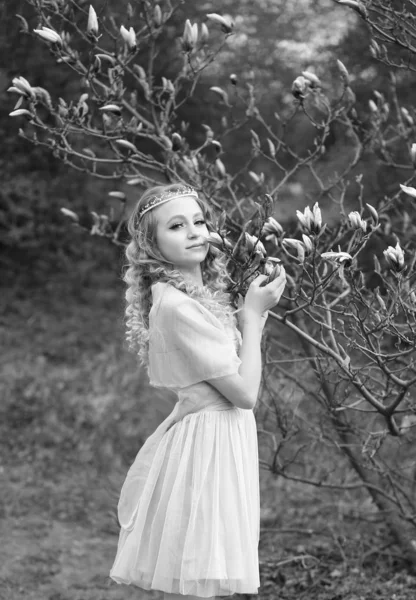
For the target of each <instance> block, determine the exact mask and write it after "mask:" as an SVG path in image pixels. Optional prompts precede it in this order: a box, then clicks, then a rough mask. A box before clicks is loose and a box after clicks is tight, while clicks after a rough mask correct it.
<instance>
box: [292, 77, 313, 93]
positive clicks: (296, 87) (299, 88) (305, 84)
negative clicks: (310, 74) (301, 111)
mask: <svg viewBox="0 0 416 600" xmlns="http://www.w3.org/2000/svg"><path fill="white" fill-rule="evenodd" d="M309 85H310V82H309V80H308V79H306V77H303V75H299V77H296V79H295V80H294V82H293V83H292V94H293V95H294V97H295V98H303V97H304V96H305V94H306V92H307V91H308V88H309Z"/></svg>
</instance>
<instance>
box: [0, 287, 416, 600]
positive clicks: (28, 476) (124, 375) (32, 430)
mask: <svg viewBox="0 0 416 600" xmlns="http://www.w3.org/2000/svg"><path fill="white" fill-rule="evenodd" d="M57 290H58V291H59V294H60V298H61V299H60V301H59V302H58V301H57V299H56V293H57ZM120 290H121V287H120V286H118V284H115V285H113V283H112V284H111V285H108V286H107V287H106V285H105V282H103V281H102V280H101V285H100V293H99V294H97V293H96V289H94V287H93V286H92V287H91V288H87V287H86V288H85V290H84V291H83V292H82V293H80V294H79V296H78V298H77V299H76V300H75V299H71V302H67V297H66V296H65V293H64V291H65V290H64V287H62V285H61V287H59V286H58V287H57V285H56V282H55V286H54V289H53V290H51V289H48V287H47V286H46V287H45V289H43V290H42V292H37V293H33V294H31V295H30V298H27V297H25V298H15V297H13V298H12V299H11V301H10V298H9V302H8V304H7V305H6V306H5V308H4V310H3V313H2V322H1V325H2V333H3V334H4V335H3V339H4V341H5V344H4V348H5V349H6V351H5V353H4V354H3V356H2V362H1V365H0V366H1V372H0V380H1V382H2V383H1V384H0V385H1V389H0V396H1V398H2V402H1V404H0V449H1V454H0V456H1V464H0V540H1V542H2V543H1V544H0V599H1V600H23V599H24V600H133V599H134V600H139V599H141V598H143V599H147V598H149V599H152V600H159V599H161V598H162V595H161V594H160V593H158V592H145V591H143V590H140V589H138V588H134V587H128V586H120V585H117V584H116V583H114V582H112V581H111V580H110V578H109V576H108V572H109V569H110V567H111V564H112V561H113V559H114V555H115V549H116V544H117V533H118V526H117V523H116V519H115V506H116V502H117V492H118V490H119V489H120V484H121V482H122V478H123V476H124V474H125V471H126V469H127V466H128V464H129V462H130V461H131V460H132V458H133V456H134V454H135V452H136V451H137V449H138V447H139V446H140V444H141V443H142V442H143V440H144V439H145V437H146V435H148V434H150V432H151V431H153V430H154V428H155V427H156V426H157V424H158V423H159V422H160V421H161V420H162V419H163V417H164V416H165V415H166V414H167V413H168V412H170V410H171V408H172V405H171V404H169V403H171V401H172V399H171V398H169V397H166V396H163V394H162V395H161V394H159V393H158V392H155V391H151V390H150V391H149V389H148V388H147V387H146V382H143V380H142V378H141V376H139V375H138V371H137V365H136V362H135V359H134V357H133V358H132V357H131V356H129V355H128V353H127V352H126V348H125V346H124V345H123V339H122V338H123V323H122V321H123V316H122V304H121V303H120V302H119V299H120V298H121V297H122V293H121V291H120ZM97 324H99V326H98V325H97ZM149 394H150V396H149ZM261 490H262V494H261V498H262V516H263V517H266V516H269V517H270V515H275V516H276V518H275V522H274V523H273V524H272V525H270V523H269V526H268V528H267V529H264V530H262V533H261V541H260V548H259V553H260V567H261V588H260V590H259V596H258V598H259V600H269V599H273V600H295V599H296V600H415V598H416V577H414V576H413V575H412V574H411V573H410V571H409V569H408V567H407V566H406V564H405V563H404V562H403V560H402V558H401V556H400V553H399V552H398V550H397V548H395V546H394V545H393V544H392V542H391V540H390V539H389V535H388V532H386V530H385V528H384V527H383V522H382V519H380V518H379V516H378V515H377V514H376V513H375V512H374V509H373V507H371V506H364V505H363V506H357V505H356V504H354V502H355V501H354V500H353V499H352V498H351V497H342V496H340V495H337V496H336V497H335V496H334V497H333V496H330V495H328V493H324V491H323V490H315V489H312V490H311V489H309V488H306V487H300V486H299V485H294V484H293V483H291V482H288V481H285V480H282V479H279V480H276V479H273V478H271V477H270V475H269V474H268V473H267V472H265V471H262V472H261ZM235 598H236V600H237V596H235ZM248 598H249V597H246V599H247V600H248ZM253 598H254V596H253V597H250V600H252V599H253Z"/></svg>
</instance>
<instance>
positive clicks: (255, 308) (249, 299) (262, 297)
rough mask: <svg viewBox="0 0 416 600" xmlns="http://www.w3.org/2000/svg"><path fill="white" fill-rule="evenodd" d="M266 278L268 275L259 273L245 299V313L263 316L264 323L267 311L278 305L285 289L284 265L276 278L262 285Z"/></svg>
mask: <svg viewBox="0 0 416 600" xmlns="http://www.w3.org/2000/svg"><path fill="white" fill-rule="evenodd" d="M265 280H267V275H259V276H258V277H256V278H255V279H253V281H252V282H251V284H250V286H249V288H248V291H247V294H246V297H245V300H244V313H245V314H250V313H254V314H255V315H256V316H261V317H262V319H264V323H265V322H266V319H267V311H268V310H269V309H271V308H273V307H274V306H276V304H277V303H278V302H279V300H280V298H281V296H282V294H283V291H284V289H285V285H286V271H285V269H284V267H283V266H281V267H280V273H279V275H278V276H277V277H276V279H274V280H273V281H271V282H270V283H268V284H266V285H264V286H262V287H260V284H261V283H263V282H264V281H265ZM265 313H266V314H265ZM263 326H264V325H263Z"/></svg>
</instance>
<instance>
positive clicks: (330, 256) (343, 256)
mask: <svg viewBox="0 0 416 600" xmlns="http://www.w3.org/2000/svg"><path fill="white" fill-rule="evenodd" d="M321 258H324V259H325V260H330V261H332V262H336V263H340V264H342V263H344V262H346V261H347V260H352V256H351V254H348V252H332V251H331V252H323V253H322V254H321Z"/></svg>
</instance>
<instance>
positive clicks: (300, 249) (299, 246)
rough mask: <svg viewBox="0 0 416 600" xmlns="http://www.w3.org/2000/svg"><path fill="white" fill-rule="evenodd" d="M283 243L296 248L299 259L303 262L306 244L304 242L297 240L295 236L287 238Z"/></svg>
mask: <svg viewBox="0 0 416 600" xmlns="http://www.w3.org/2000/svg"><path fill="white" fill-rule="evenodd" d="M282 243H283V245H284V246H289V248H294V249H295V250H296V252H297V255H298V260H299V261H300V262H301V263H303V261H304V260H305V246H304V244H303V242H301V241H300V240H296V239H294V238H285V239H284V240H283V242H282Z"/></svg>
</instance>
